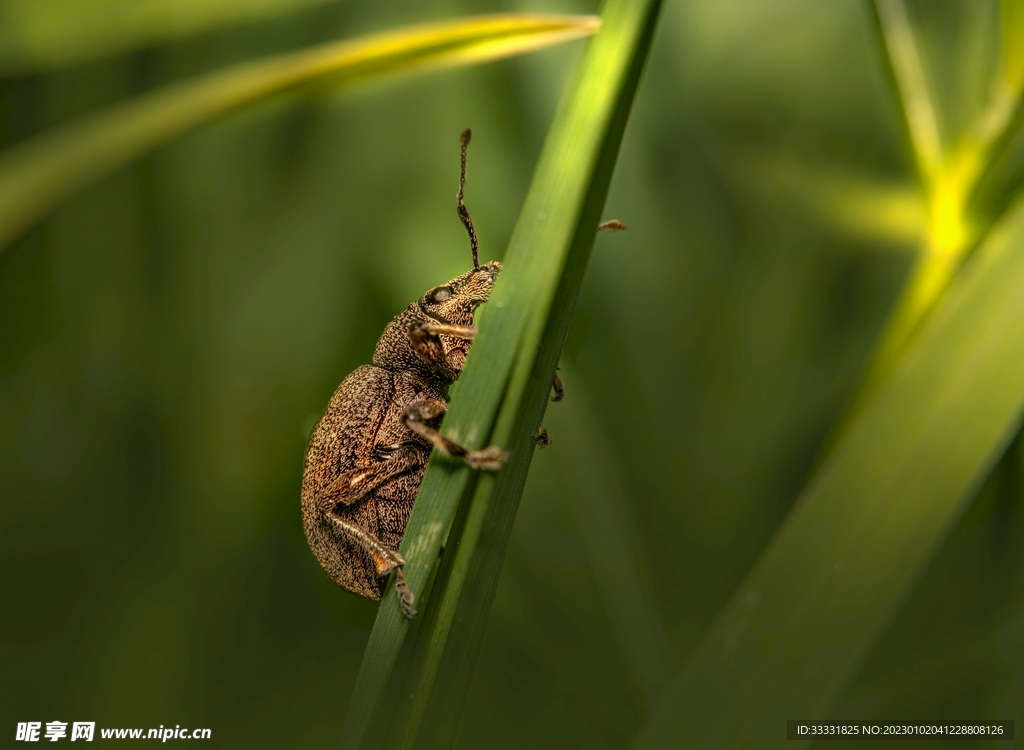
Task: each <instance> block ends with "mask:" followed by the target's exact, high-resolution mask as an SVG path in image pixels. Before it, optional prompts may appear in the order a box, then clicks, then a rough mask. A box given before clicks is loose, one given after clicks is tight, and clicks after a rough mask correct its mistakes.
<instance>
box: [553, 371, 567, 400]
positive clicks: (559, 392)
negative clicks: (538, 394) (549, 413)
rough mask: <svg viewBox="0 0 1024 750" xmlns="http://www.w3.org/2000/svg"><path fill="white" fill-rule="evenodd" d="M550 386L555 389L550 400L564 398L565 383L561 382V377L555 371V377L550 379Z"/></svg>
mask: <svg viewBox="0 0 1024 750" xmlns="http://www.w3.org/2000/svg"><path fill="white" fill-rule="evenodd" d="M551 387H552V388H553V389H554V391H555V393H554V395H553V396H552V397H551V400H552V401H554V402H556V403H557V402H558V401H561V400H562V399H563V398H565V384H564V383H563V382H562V379H561V378H560V377H558V373H557V372H556V373H555V379H554V380H552V381H551Z"/></svg>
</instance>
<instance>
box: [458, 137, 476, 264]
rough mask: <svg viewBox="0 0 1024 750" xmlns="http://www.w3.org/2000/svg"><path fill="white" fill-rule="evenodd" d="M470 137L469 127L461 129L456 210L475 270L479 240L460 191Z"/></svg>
mask: <svg viewBox="0 0 1024 750" xmlns="http://www.w3.org/2000/svg"><path fill="white" fill-rule="evenodd" d="M472 137H473V131H471V130H470V129H469V128H466V129H465V130H463V131H462V170H461V171H460V172H459V196H458V201H459V203H458V206H457V207H456V210H457V211H458V212H459V218H460V219H462V224H463V226H465V227H466V232H468V233H469V245H470V247H472V248H473V270H474V271H475V270H477V269H479V268H480V241H479V240H477V238H476V229H474V228H473V220H472V219H471V218H470V217H469V209H468V208H466V204H465V203H463V202H462V191H463V189H464V188H465V187H466V147H467V146H468V145H469V139H470V138H472Z"/></svg>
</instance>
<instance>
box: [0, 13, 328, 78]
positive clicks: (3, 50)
mask: <svg viewBox="0 0 1024 750" xmlns="http://www.w3.org/2000/svg"><path fill="white" fill-rule="evenodd" d="M329 2H332V0H0V71H3V72H4V73H5V74H8V75H10V74H12V73H14V74H25V73H33V72H37V71H40V70H53V69H55V68H60V67H63V66H68V65H74V64H76V63H80V62H84V61H86V60H90V59H93V58H97V57H101V56H103V55H113V54H118V53H124V52H130V51H132V50H136V49H139V48H140V47H144V46H146V45H149V44H158V43H160V42H168V41H171V40H173V39H179V38H182V37H186V36H189V35H192V34H198V33H202V32H203V31H208V30H211V29H217V28H222V27H225V26H233V25H237V24H241V23H251V22H254V21H261V20H264V19H268V18H273V17H275V16H281V15H285V14H287V13H292V12H294V11H297V10H301V9H303V8H310V7H313V6H317V5H326V4H327V3H329Z"/></svg>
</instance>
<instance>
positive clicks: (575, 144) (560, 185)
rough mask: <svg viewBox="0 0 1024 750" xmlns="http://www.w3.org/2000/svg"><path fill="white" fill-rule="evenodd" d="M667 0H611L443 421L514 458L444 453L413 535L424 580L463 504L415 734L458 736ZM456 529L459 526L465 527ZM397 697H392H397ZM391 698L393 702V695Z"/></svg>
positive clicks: (427, 482)
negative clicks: (470, 465) (470, 458)
mask: <svg viewBox="0 0 1024 750" xmlns="http://www.w3.org/2000/svg"><path fill="white" fill-rule="evenodd" d="M659 8H660V2H658V0H644V2H632V1H631V0H609V2H608V3H607V4H606V6H605V7H604V10H603V12H602V27H601V32H600V33H599V34H598V35H597V37H596V38H595V39H594V42H593V44H591V45H590V46H589V47H588V49H587V52H586V56H585V57H584V59H583V61H582V63H581V65H580V68H579V70H578V71H577V75H576V77H575V79H574V82H573V83H572V84H571V86H570V89H569V91H568V92H567V94H566V97H565V98H564V100H563V103H562V106H561V108H560V110H559V112H558V114H557V115H556V117H555V121H554V123H553V125H552V128H551V131H550V132H549V135H548V138H547V141H546V143H545V146H544V149H543V152H542V154H541V157H540V161H539V163H538V165H537V169H536V172H535V173H534V179H533V184H532V186H531V188H530V192H529V194H528V195H527V198H526V202H525V204H524V206H523V210H522V212H521V213H520V217H519V221H518V223H517V224H516V229H515V231H514V233H513V236H512V239H511V241H510V244H509V248H508V252H507V254H506V256H505V259H504V261H503V262H504V270H503V271H502V274H501V276H500V277H499V279H498V282H497V283H496V285H495V288H494V292H493V294H492V295H491V299H490V302H489V303H488V304H487V305H485V306H484V308H483V309H482V310H481V313H480V320H479V326H480V334H479V336H478V338H477V340H476V341H475V343H474V345H473V353H472V356H471V357H470V359H469V361H468V362H467V364H466V368H465V370H464V371H463V373H462V375H461V376H460V378H459V380H458V382H457V383H456V385H455V386H454V387H453V391H452V405H451V409H450V411H449V413H448V415H447V416H446V418H445V422H444V431H445V432H446V433H447V434H448V435H449V436H450V437H451V438H452V439H454V440H456V441H459V442H461V443H463V444H467V445H470V446H475V447H478V446H483V445H485V444H487V443H489V442H493V443H495V444H497V445H500V446H502V447H504V448H505V449H507V450H508V451H509V452H510V458H509V461H508V463H507V464H506V465H505V467H504V468H503V469H502V470H501V471H500V472H498V473H497V474H480V475H477V474H476V473H474V472H471V471H470V470H468V469H467V468H466V467H465V466H461V465H458V464H457V463H454V462H452V461H451V460H450V459H448V458H446V457H445V456H443V455H438V454H436V453H435V455H434V457H433V459H432V460H431V464H430V466H429V467H428V469H427V473H426V475H425V477H424V480H423V484H422V485H421V487H420V492H419V495H418V497H417V501H416V506H415V508H414V510H413V514H412V517H411V518H410V519H409V524H408V526H407V528H406V532H405V537H404V538H403V540H402V546H401V551H402V555H403V556H404V557H405V559H406V560H407V561H408V564H407V566H406V575H407V577H408V579H409V582H410V585H411V587H412V589H413V590H414V591H422V590H423V588H424V584H425V582H426V581H427V579H428V576H429V574H430V571H431V569H432V568H433V566H434V564H435V561H436V559H437V555H438V552H439V550H440V547H441V544H442V542H443V539H444V535H445V533H446V531H447V529H448V527H449V526H450V525H451V524H452V520H453V518H454V517H455V513H456V508H457V507H458V506H459V503H460V501H462V502H465V501H466V500H467V499H469V498H471V501H470V505H469V508H468V511H467V513H466V515H465V523H464V525H463V526H462V527H461V528H459V529H453V531H452V537H451V538H450V539H449V543H448V545H447V547H446V552H445V559H444V561H443V563H442V567H441V570H440V573H439V574H438V581H437V582H436V583H435V584H434V590H433V591H432V592H431V597H430V601H429V602H426V603H425V604H426V607H429V608H430V610H431V612H430V619H429V620H427V621H425V622H424V626H423V628H422V630H421V632H420V634H419V636H418V637H419V640H418V642H417V648H418V649H419V648H422V649H423V652H422V654H423V656H422V657H421V658H420V659H419V661H418V662H417V663H418V664H419V668H418V669H416V670H415V672H414V673H413V674H412V675H411V676H410V678H409V681H410V683H411V684H412V685H413V686H414V687H412V688H411V689H410V690H403V691H402V692H401V695H403V696H404V695H406V694H412V695H413V696H414V697H413V703H412V706H411V708H410V710H409V715H408V718H407V721H406V722H405V724H404V726H405V740H404V743H403V744H404V745H405V746H407V747H411V746H414V745H416V746H428V745H432V746H441V747H447V746H450V745H451V743H452V742H453V741H454V739H455V735H456V734H457V732H458V729H459V723H460V720H461V711H462V709H463V707H464V705H465V699H466V693H467V691H468V689H469V681H470V680H471V679H472V677H473V672H474V667H475V664H476V659H477V656H478V653H479V649H480V645H481V642H482V638H483V632H484V627H485V625H486V623H487V618H488V615H489V613H490V609H491V604H492V601H493V597H494V590H495V587H496V585H497V581H498V576H499V574H500V572H501V564H502V560H503V558H504V553H505V548H506V546H507V543H508V537H509V534H510V533H511V530H512V524H513V521H514V519H515V513H516V509H517V507H518V503H519V499H520V496H521V494H522V490H523V485H524V483H525V481H526V474H527V471H528V470H529V465H530V459H531V457H532V453H533V448H534V443H533V435H534V434H535V432H536V431H537V429H538V427H539V426H540V421H541V418H542V417H543V414H544V409H545V406H546V404H547V397H548V393H549V391H550V388H551V382H552V378H553V376H554V372H555V367H556V365H557V362H558V357H559V354H560V352H561V349H562V343H563V341H564V340H565V335H566V331H567V329H568V325H569V320H570V319H571V317H572V312H573V308H574V306H575V304H576V296H577V293H578V290H579V285H580V282H581V281H582V278H583V273H584V270H585V268H586V264H587V260H588V258H589V255H590V249H591V247H592V245H593V242H594V236H595V231H596V229H597V226H598V224H599V223H600V217H601V209H602V207H603V205H604V201H605V197H606V195H607V191H608V184H609V182H610V180H611V175H612V171H613V169H614V166H615V160H616V157H617V154H618V149H619V144H620V142H621V138H622V133H623V131H624V129H625V124H626V119H627V117H628V114H629V110H630V107H631V105H632V101H633V95H634V93H635V91H636V87H637V84H638V81H639V77H640V72H641V70H642V68H643V64H644V62H645V60H646V56H647V51H648V48H649V45H650V41H651V37H652V35H653V32H654V25H655V21H656V19H657V15H658V10H659ZM457 532H458V533H457ZM392 590H393V584H392V588H391V589H389V591H388V594H386V598H385V600H384V602H383V603H382V604H381V607H380V610H379V612H378V615H377V621H376V623H375V624H374V629H373V632H372V633H371V636H370V642H369V644H368V645H367V650H366V655H365V657H364V661H363V665H362V668H361V669H360V673H359V678H358V680H357V683H356V688H355V692H354V695H353V700H352V703H351V705H350V707H349V715H348V720H347V722H346V725H345V735H344V739H343V746H344V747H357V746H359V744H360V742H361V741H362V737H363V734H364V732H365V730H366V727H367V725H368V724H369V722H370V718H371V716H372V714H373V712H374V711H375V709H376V707H377V704H378V701H379V700H380V699H381V697H382V695H383V692H384V687H385V684H386V682H387V680H388V679H389V677H390V675H391V670H392V667H393V666H394V664H395V661H396V659H397V656H398V653H399V651H400V649H401V646H402V643H403V641H404V639H405V636H406V632H407V630H408V627H409V624H408V622H407V621H406V620H405V618H404V617H403V616H402V615H401V613H400V611H399V608H398V606H397V604H396V601H395V597H394V596H393V595H391V591H392ZM390 699H391V700H394V699H393V698H390ZM385 700H388V698H387V697H386V698H385Z"/></svg>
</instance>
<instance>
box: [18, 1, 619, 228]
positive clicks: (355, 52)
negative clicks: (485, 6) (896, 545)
mask: <svg viewBox="0 0 1024 750" xmlns="http://www.w3.org/2000/svg"><path fill="white" fill-rule="evenodd" d="M599 25H600V19H598V18H597V17H596V16H544V15H487V16H470V17H467V18H461V19H457V20H453V21H446V22H443V23H434V24H424V25H419V26H411V27H406V28H404V29H399V30H397V31H389V32H386V33H382V34H375V35H371V36H366V37H361V38H359V39H354V40H349V41H342V42H333V43H330V44H323V45H318V46H315V47H311V48H308V49H305V50H301V51H299V52H292V53H288V54H284V55H277V56H274V57H270V58H265V59H261V60H255V61H252V62H247V63H243V64H240V65H236V66H233V67H231V68H228V69H226V70H221V71H217V72H215V73H211V74H208V75H205V76H202V77H200V78H196V79H192V80H189V81H185V82H183V83H178V84H173V85H171V86H167V87H165V88H162V89H158V90H156V91H153V92H150V93H147V94H143V95H142V96H139V97H137V98H134V99H130V100H128V101H126V102H124V103H122V104H118V105H115V106H113V107H111V108H109V109H106V110H104V111H102V112H99V113H98V114H94V115H89V116H86V117H84V118H82V119H79V120H76V121H73V122H70V123H67V124H65V125H62V126H59V127H57V128H54V129H53V130H50V131H47V132H45V133H43V134H41V135H38V136H35V137H33V138H31V139H29V140H27V141H24V142H22V143H20V144H16V145H15V146H12V147H11V148H9V149H7V150H6V151H5V152H3V153H0V248H2V247H3V246H5V245H7V244H8V243H9V242H10V241H11V240H12V239H14V238H15V237H17V236H18V235H19V234H20V233H21V232H23V231H24V230H25V229H27V228H28V227H29V226H31V225H32V224H33V223H34V222H36V221H38V220H39V219H40V218H42V217H43V216H44V215H45V214H46V213H47V212H48V211H50V210H51V209H53V207H54V206H55V205H57V204H58V203H59V202H60V201H61V200H63V199H65V198H67V197H68V196H69V195H71V194H72V193H74V192H75V191H76V190H78V189H80V188H82V187H83V186H85V185H86V184H88V183H89V182H92V181H93V180H95V179H97V178H99V177H102V176H103V175H105V174H107V173H109V172H111V171H113V170H115V169H117V168H118V167H120V166H123V165H124V164H127V163H128V162H130V161H131V160H132V159H134V158H136V157H138V156H139V155H141V154H143V153H145V152H146V151H148V150H149V149H151V148H153V147H155V146H158V145H159V144H161V143H165V142H167V141H169V140H171V139H172V138H175V137H176V136H179V135H181V134H182V133H185V132H187V131H188V130H191V129H193V128H195V127H198V126H200V125H202V124H204V123H207V122H209V121H211V120H213V119H215V118H217V117H219V116H222V115H225V114H227V113H229V112H231V111H233V110H236V109H238V108H239V107H242V106H244V105H247V104H251V103H253V102H256V101H259V100H261V99H264V98H266V97H268V96H271V95H273V94H276V93H279V92H281V91H284V90H286V89H289V88H291V87H294V86H297V85H299V84H303V83H307V82H309V81H312V80H314V79H318V78H323V77H325V76H328V75H331V76H332V77H331V80H330V83H331V84H333V85H335V86H343V85H351V84H354V83H358V82H362V81H366V80H369V79H372V78H379V77H382V76H386V75H393V74H398V73H405V72H409V71H413V70H424V69H437V68H444V67H456V66H460V65H473V64H476V63H481V62H485V61H488V60H495V59H498V58H501V57H508V56H511V55H517V54H522V53H525V52H530V51H533V50H537V49H540V48H542V47H547V46H550V45H553V44H558V43H560V42H565V41H569V40H571V39H578V38H580V37H584V36H588V35H590V34H593V33H594V32H595V31H596V30H597V28H598V26H599Z"/></svg>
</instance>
